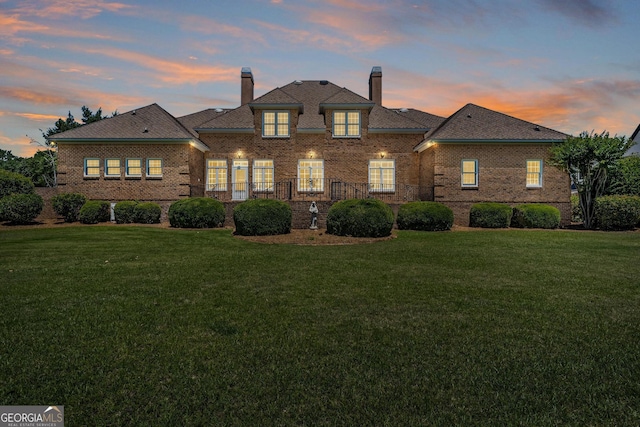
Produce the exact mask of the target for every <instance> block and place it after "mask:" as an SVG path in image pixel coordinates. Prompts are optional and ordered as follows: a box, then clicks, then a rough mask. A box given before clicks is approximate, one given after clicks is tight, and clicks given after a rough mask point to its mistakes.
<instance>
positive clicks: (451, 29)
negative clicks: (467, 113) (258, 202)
mask: <svg viewBox="0 0 640 427" xmlns="http://www.w3.org/2000/svg"><path fill="white" fill-rule="evenodd" d="M639 43H640V1H637V0H628V1H615V0H529V1H518V0H491V1H489V0H486V1H485V0H428V1H405V0H371V1H367V0H323V1H293V0H256V1H242V0H236V1H227V0H220V1H205V0H182V1H179V2H177V1H166V0H145V1H130V0H120V1H108V0H48V1H47V0H15V1H14V0H12V1H9V0H0V148H1V149H4V150H11V151H12V152H13V154H15V155H19V156H30V155H32V154H33V152H34V151H35V149H36V147H35V146H34V145H33V144H31V145H30V144H29V138H27V137H26V136H25V135H29V136H31V137H34V138H36V139H40V140H42V136H41V132H40V131H39V129H43V130H44V129H47V128H48V127H51V126H53V123H54V122H55V121H56V120H57V119H58V118H59V117H66V115H67V113H68V111H71V113H72V114H73V115H74V116H75V117H76V119H77V120H78V121H79V120H80V117H81V113H80V107H81V106H83V105H86V106H88V107H89V108H91V109H92V110H94V111H95V110H97V109H98V108H99V107H102V110H103V113H105V114H111V113H112V112H113V111H115V110H117V111H119V112H126V111H129V110H131V109H134V108H139V107H142V106H145V105H148V104H151V103H154V102H156V103H158V104H159V105H160V106H162V107H163V108H164V109H166V110H167V111H169V112H170V113H171V114H173V115H174V116H181V115H184V114H189V113H193V112H196V111H200V110H202V109H205V108H213V107H225V108H232V107H237V106H238V105H239V102H240V69H241V68H242V67H251V69H252V71H253V75H254V79H255V85H256V86H255V95H256V97H257V96H260V95H262V94H264V93H266V92H267V91H269V90H271V89H274V88H275V87H279V86H284V85H286V84H288V83H290V82H292V81H293V80H329V81H331V82H333V83H335V84H337V85H339V86H344V87H347V88H348V89H350V90H353V91H354V92H356V93H358V94H360V95H362V96H365V97H368V78H369V73H370V71H371V67H373V66H378V65H379V66H381V67H382V72H383V80H382V82H383V83H382V84H383V105H385V106H386V107H394V108H395V107H409V108H417V109H420V110H423V111H427V112H429V113H433V114H438V115H441V116H448V115H450V114H452V113H453V112H455V111H456V110H458V109H459V108H461V107H463V106H464V105H465V104H467V103H474V104H478V105H481V106H483V107H487V108H491V109H495V110H497V111H500V112H503V113H506V114H510V115H514V116H516V117H519V118H522V119H525V120H529V121H532V122H535V123H538V124H541V125H544V126H547V127H551V128H553V129H556V130H559V131H562V132H566V133H569V134H578V133H580V132H581V131H583V130H588V131H590V130H596V131H598V132H599V131H602V130H608V131H609V132H610V133H611V134H618V135H627V136H631V133H632V132H633V131H634V130H635V128H636V127H637V126H638V123H640V47H639V46H638V45H639Z"/></svg>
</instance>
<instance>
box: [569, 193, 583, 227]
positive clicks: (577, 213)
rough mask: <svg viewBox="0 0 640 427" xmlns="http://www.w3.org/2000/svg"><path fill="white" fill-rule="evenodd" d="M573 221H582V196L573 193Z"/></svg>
mask: <svg viewBox="0 0 640 427" xmlns="http://www.w3.org/2000/svg"><path fill="white" fill-rule="evenodd" d="M571 222H582V209H580V197H579V196H578V195H577V194H572V195H571Z"/></svg>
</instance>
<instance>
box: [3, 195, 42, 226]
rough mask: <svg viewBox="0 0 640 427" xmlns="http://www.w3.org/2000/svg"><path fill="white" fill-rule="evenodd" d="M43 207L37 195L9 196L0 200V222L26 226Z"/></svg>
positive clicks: (40, 198)
mask: <svg viewBox="0 0 640 427" xmlns="http://www.w3.org/2000/svg"><path fill="white" fill-rule="evenodd" d="M43 207H44V201H43V200H42V197H40V195H38V194H35V193H34V194H18V193H16V194H11V195H9V196H5V197H3V198H2V199H0V220H2V221H11V222H13V223H15V224H26V223H29V222H31V221H33V220H34V219H35V217H37V216H38V215H40V212H42V208H43Z"/></svg>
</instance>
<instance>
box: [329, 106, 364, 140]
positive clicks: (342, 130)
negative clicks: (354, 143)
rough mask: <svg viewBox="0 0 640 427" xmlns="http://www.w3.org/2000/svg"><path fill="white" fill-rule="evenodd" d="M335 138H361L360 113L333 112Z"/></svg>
mask: <svg viewBox="0 0 640 427" xmlns="http://www.w3.org/2000/svg"><path fill="white" fill-rule="evenodd" d="M333 137H334V138H359V137H360V111H334V112H333Z"/></svg>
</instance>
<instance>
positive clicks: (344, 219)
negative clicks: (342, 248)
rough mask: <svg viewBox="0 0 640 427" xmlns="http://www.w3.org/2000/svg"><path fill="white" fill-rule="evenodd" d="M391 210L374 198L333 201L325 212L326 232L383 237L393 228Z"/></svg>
mask: <svg viewBox="0 0 640 427" xmlns="http://www.w3.org/2000/svg"><path fill="white" fill-rule="evenodd" d="M393 221H394V218H393V211H392V210H391V207H390V206H389V205H387V204H385V203H384V202H382V201H380V200H376V199H351V200H343V201H341V202H337V203H334V204H333V205H332V206H331V208H329V212H327V233H329V234H335V235H338V236H353V237H385V236H388V235H390V234H391V229H392V228H393Z"/></svg>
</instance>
